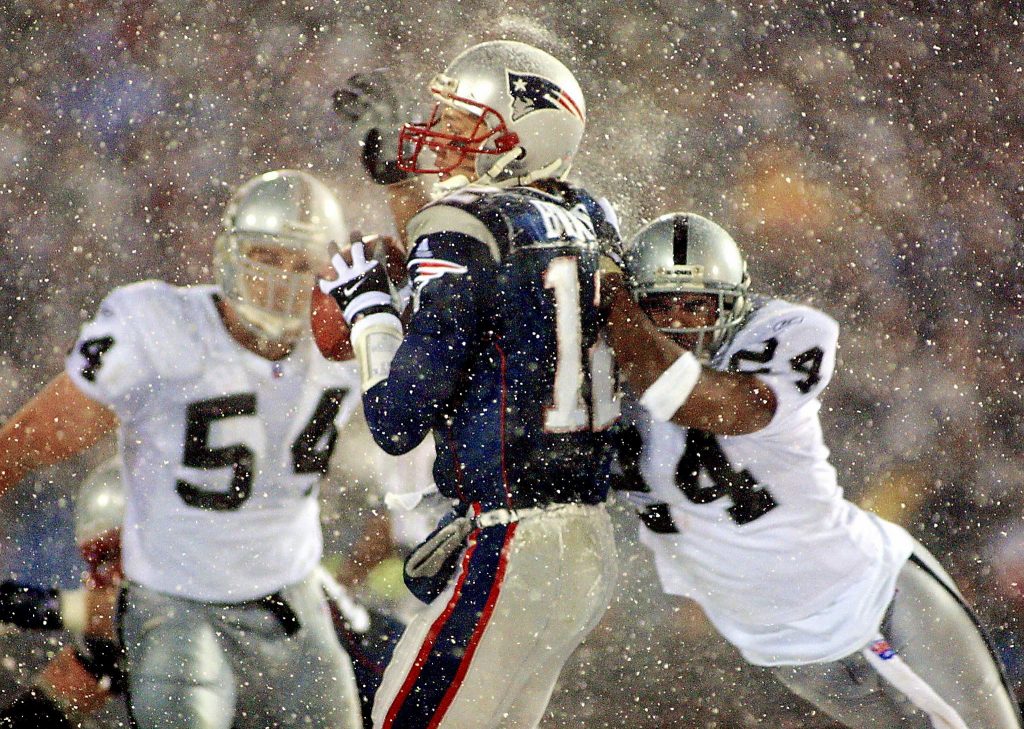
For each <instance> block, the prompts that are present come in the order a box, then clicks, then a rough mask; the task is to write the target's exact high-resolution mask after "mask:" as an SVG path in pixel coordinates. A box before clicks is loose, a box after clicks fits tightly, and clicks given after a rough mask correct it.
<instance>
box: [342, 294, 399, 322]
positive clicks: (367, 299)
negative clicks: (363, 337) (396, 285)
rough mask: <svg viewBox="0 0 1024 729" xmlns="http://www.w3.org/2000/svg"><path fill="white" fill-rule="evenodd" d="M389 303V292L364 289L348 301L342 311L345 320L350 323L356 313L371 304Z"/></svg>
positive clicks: (382, 304)
mask: <svg viewBox="0 0 1024 729" xmlns="http://www.w3.org/2000/svg"><path fill="white" fill-rule="evenodd" d="M390 304H391V294H389V293H385V292H384V291H366V292H364V293H362V294H359V296H357V297H355V298H354V299H352V301H350V302H348V306H346V307H345V311H344V315H345V321H346V322H348V323H349V324H351V323H352V320H353V319H354V318H355V316H356V314H358V313H359V312H361V311H363V310H364V309H369V308H370V307H371V306H389V305H390Z"/></svg>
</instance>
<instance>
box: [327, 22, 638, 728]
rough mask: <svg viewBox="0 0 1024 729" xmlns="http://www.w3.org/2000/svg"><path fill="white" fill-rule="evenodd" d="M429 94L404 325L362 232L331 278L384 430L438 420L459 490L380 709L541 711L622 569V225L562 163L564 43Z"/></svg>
mask: <svg viewBox="0 0 1024 729" xmlns="http://www.w3.org/2000/svg"><path fill="white" fill-rule="evenodd" d="M430 90H431V93H432V94H433V95H434V97H435V98H436V99H437V101H438V105H437V108H436V110H435V114H434V116H433V117H432V119H431V120H430V121H429V122H426V123H423V124H408V125H406V126H405V127H404V128H403V130H402V138H403V140H404V142H405V144H404V145H403V150H411V152H410V155H409V156H406V155H405V154H404V152H403V156H402V157H400V158H399V160H398V164H399V166H400V167H403V168H405V169H408V170H410V171H412V172H418V173H423V174H436V175H438V176H439V180H440V183H439V187H438V194H440V195H441V196H442V197H441V198H440V199H439V200H438V201H437V202H435V203H433V204H430V205H428V206H427V207H425V208H424V209H423V210H421V211H420V212H419V213H418V214H417V215H416V216H415V217H414V218H413V219H412V220H411V221H410V222H409V223H408V225H407V226H406V233H407V240H408V242H409V245H410V246H411V251H410V255H409V261H408V270H409V282H410V284H411V286H412V296H413V309H414V311H413V313H412V316H411V320H410V321H409V324H408V327H407V329H406V330H405V331H404V335H403V328H402V324H401V323H400V320H399V318H398V316H397V311H396V310H395V309H394V308H392V305H391V299H390V297H389V296H388V295H387V288H386V284H387V282H386V280H385V279H384V274H383V271H382V266H381V265H380V264H378V263H376V262H374V261H370V262H367V261H366V259H365V256H364V253H363V251H362V246H360V245H358V244H357V245H356V246H354V248H353V251H352V258H351V263H349V262H347V261H346V260H344V259H343V258H342V257H341V256H340V255H339V256H337V257H336V258H335V267H336V269H337V272H338V276H337V278H336V279H335V280H334V281H322V282H321V288H322V289H323V290H324V291H326V292H330V293H331V294H332V295H333V296H334V297H335V299H336V300H337V301H338V303H339V306H340V307H341V309H342V310H343V311H344V312H345V316H346V319H347V320H348V321H349V322H351V323H352V324H353V326H352V330H351V340H352V344H353V348H354V349H355V352H356V355H357V360H358V361H359V363H360V366H361V369H362V377H363V388H364V393H363V406H364V410H365V412H366V419H367V422H368V423H369V425H370V429H371V431H372V432H373V435H374V438H375V439H376V441H377V443H378V444H379V445H380V446H381V447H382V448H384V449H385V450H386V451H388V452H390V453H393V454H398V453H403V452H406V451H408V450H410V449H412V448H413V447H414V446H416V445H417V444H418V443H419V442H420V441H421V440H422V439H423V438H424V437H425V436H426V435H427V433H428V432H430V431H433V434H434V440H435V445H436V449H437V460H436V462H435V467H434V477H435V479H436V482H437V485H438V488H439V489H440V490H441V491H442V493H444V494H445V495H447V496H450V497H452V498H453V499H457V500H458V504H459V507H458V509H457V510H456V511H455V512H453V513H452V514H451V515H450V516H449V517H448V518H447V519H445V520H443V524H442V525H441V527H440V528H439V529H438V531H437V532H436V533H435V534H434V535H432V536H431V537H430V538H428V539H427V541H426V542H425V543H424V544H423V545H422V546H421V547H420V548H419V549H417V550H416V551H415V552H414V553H413V555H412V556H411V557H410V558H409V560H408V561H407V563H406V580H407V583H408V584H409V585H410V587H411V589H413V591H414V592H416V593H417V594H418V595H419V596H421V597H422V598H423V599H424V600H426V601H428V602H429V607H428V608H427V609H426V610H425V611H424V612H422V613H421V614H420V615H419V616H417V617H416V618H415V619H414V620H413V622H412V623H411V624H410V625H409V627H408V628H407V629H406V632H405V634H404V635H403V636H402V639H401V641H400V642H399V644H398V646H397V647H396V649H395V653H394V657H393V659H392V662H391V664H390V665H389V666H388V668H387V671H386V673H385V675H384V680H383V683H382V684H381V688H380V690H379V691H378V693H377V698H376V702H375V705H374V710H373V717H374V726H376V727H383V728H385V729H392V728H393V729H426V728H427V727H431V728H433V727H440V728H441V729H445V728H447V727H452V728H454V727H458V729H474V728H479V729H484V728H486V729H494V728H495V727H503V728H505V729H511V728H513V727H515V728H522V729H529V728H531V727H535V726H537V724H538V723H539V722H540V719H541V717H542V715H543V713H544V709H545V707H546V705H547V702H548V699H549V697H550V695H551V692H552V689H553V687H554V684H555V679H556V678H557V676H558V674H559V671H560V670H561V667H562V665H563V664H564V663H565V661H566V659H567V658H568V656H569V654H570V653H571V652H572V651H573V650H574V649H575V648H576V646H577V645H579V643H580V641H581V640H582V639H583V637H584V636H585V635H586V634H587V633H588V632H589V631H590V630H591V629H592V628H593V627H594V626H595V625H596V623H597V621H598V620H599V619H600V617H601V615H602V614H603V612H604V610H605V607H606V605H607V602H608V600H609V598H610V594H611V591H612V589H613V586H614V581H615V545H614V541H613V539H612V532H611V525H610V523H609V519H608V514H607V513H606V511H605V509H604V501H605V497H606V494H607V490H608V464H609V460H610V428H611V426H612V425H613V424H614V422H615V421H616V419H617V417H618V402H617V400H616V399H615V388H614V382H613V371H612V369H613V368H612V359H611V352H610V350H609V349H608V346H607V344H606V343H605V342H604V341H603V339H602V336H601V330H602V328H603V325H604V318H603V314H602V313H601V310H600V291H599V275H600V274H599V271H598V264H599V259H600V256H599V252H600V250H601V248H602V246H605V245H610V244H612V243H614V242H616V241H617V240H618V233H617V230H616V227H615V224H614V220H613V217H612V216H611V213H610V209H608V208H607V206H603V205H602V204H600V203H599V202H598V201H596V200H595V199H594V198H593V197H591V196H590V195H589V194H588V193H587V192H586V191H584V190H582V189H580V188H578V187H575V186H573V185H570V184H568V183H565V182H563V181H562V178H563V177H564V176H565V174H566V173H567V172H568V169H569V165H570V163H571V161H572V158H573V155H574V154H575V152H576V149H577V146H578V145H579V141H580V137H581V136H582V134H583V126H584V114H585V107H584V104H583V97H582V95H581V93H580V89H579V86H578V85H577V83H576V80H575V79H574V78H573V76H572V74H571V73H570V72H569V70H568V69H567V68H566V67H565V66H563V65H562V64H561V63H560V62H559V61H557V60H556V59H554V58H552V57H551V56H549V55H548V54H547V53H544V52H543V51H540V50H538V49H536V48H533V47H531V46H527V45H524V44H522V43H513V42H507V41H499V42H491V43H484V44H481V45H478V46H474V47H473V48H470V49H469V50H467V51H465V52H464V53H463V54H462V55H460V56H459V57H458V58H456V59H455V61H454V62H453V63H452V64H451V65H450V66H449V67H448V69H447V70H446V71H445V72H444V73H442V74H440V75H438V76H437V77H435V78H434V80H433V82H432V83H431V85H430ZM392 357H393V359H392Z"/></svg>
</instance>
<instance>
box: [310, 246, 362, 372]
mask: <svg viewBox="0 0 1024 729" xmlns="http://www.w3.org/2000/svg"><path fill="white" fill-rule="evenodd" d="M335 275H336V274H335V273H334V268H332V267H331V266H328V267H327V268H326V269H324V270H323V271H320V275H319V278H326V279H333V278H334V277H335ZM309 324H310V328H311V329H312V330H313V341H315V342H316V347H317V349H319V350H320V354H322V355H323V356H324V358H326V359H329V360H333V361H335V362H341V361H343V360H347V359H353V358H354V357H355V356H356V354H355V352H353V351H352V345H351V344H350V343H349V340H348V334H349V327H348V324H346V323H345V317H344V316H342V315H341V309H340V308H338V302H337V301H335V300H334V298H333V297H331V296H328V295H327V294H325V293H323V292H322V291H321V290H320V285H319V283H314V284H313V301H312V305H311V306H310V310H309Z"/></svg>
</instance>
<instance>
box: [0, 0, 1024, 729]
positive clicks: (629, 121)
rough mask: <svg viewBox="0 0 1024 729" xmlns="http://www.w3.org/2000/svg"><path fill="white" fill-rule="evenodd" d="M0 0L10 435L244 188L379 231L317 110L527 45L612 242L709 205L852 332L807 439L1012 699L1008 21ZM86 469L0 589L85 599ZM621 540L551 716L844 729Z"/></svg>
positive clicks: (595, 1)
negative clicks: (272, 177) (87, 341)
mask: <svg viewBox="0 0 1024 729" xmlns="http://www.w3.org/2000/svg"><path fill="white" fill-rule="evenodd" d="M0 8H2V10H3V19H2V22H0V36H2V38H0V79H2V84H3V94H2V97H0V98H2V104H0V314H2V322H3V323H2V326H0V418H3V417H7V416H9V415H10V414H12V413H13V412H14V411H15V410H16V409H17V407H18V406H19V405H20V404H22V403H23V402H24V401H25V400H26V399H28V398H29V397H30V396H31V394H32V393H33V392H35V391H36V390H37V389H38V387H39V386H40V385H41V384H42V383H43V382H45V381H46V380H48V379H49V378H50V377H52V376H53V375H54V374H55V373H56V372H57V371H58V370H59V369H60V367H61V363H62V358H63V354H64V351H65V350H66V348H67V347H68V346H69V345H70V344H71V342H72V341H73V340H74V337H75V333H76V332H77V330H78V328H79V326H80V325H81V324H82V322H83V321H85V320H86V319H87V318H89V317H91V316H92V314H93V312H94V310H95V308H96V305H97V303H98V302H99V300H100V299H101V298H102V297H103V296H104V295H105V294H106V293H107V292H108V291H109V290H110V289H111V288H113V287H114V286H117V285H120V284H124V283H128V282H130V281H135V280H139V279H143V278H161V279H165V280H169V281H172V282H175V283H179V284H187V283H192V282H198V281H206V280H209V279H210V277H211V276H210V268H209V266H210V261H211V244H212V241H213V239H214V237H215V235H216V232H217V230H218V226H219V220H220V213H221V210H222V206H223V204H224V202H225V201H226V200H227V198H228V196H229V195H230V192H231V190H232V188H233V187H234V186H236V185H237V184H239V183H240V182H242V181H243V180H245V179H246V178H248V177H250V176H252V175H254V174H257V173H259V172H262V171H265V170H268V169H273V168H279V167H299V168H303V169H308V170H310V171H311V172H313V173H315V174H318V175H320V176H322V177H323V178H325V179H326V180H328V181H329V182H330V183H331V184H332V185H333V186H334V187H335V189H336V190H337V191H338V192H339V194H340V196H341V199H342V201H343V203H344V205H345V208H346V212H347V215H348V219H349V222H350V224H351V225H352V227H355V228H360V229H362V230H364V231H383V232H386V231H389V230H391V229H392V228H393V226H392V224H391V223H390V221H389V219H388V217H387V212H386V207H385V205H384V203H383V200H382V197H381V194H380V190H379V189H375V188H374V187H372V186H371V185H369V184H367V183H366V182H365V180H364V178H363V175H362V171H361V168H360V166H359V163H358V159H357V151H356V150H355V146H354V144H353V140H352V139H351V138H350V137H349V136H347V135H346V129H345V128H344V127H343V125H342V124H341V123H340V122H339V121H338V120H337V119H336V118H335V117H334V115H333V114H332V112H331V110H330V103H329V100H330V96H331V92H332V91H333V90H334V89H335V88H337V87H338V85H339V84H340V83H341V82H342V81H343V80H344V79H345V78H346V77H347V76H348V75H349V74H351V73H352V72H354V71H360V70H369V69H372V68H378V67H387V68H388V69H390V71H389V74H390V76H391V77H392V79H394V80H395V81H396V83H398V84H399V85H400V87H401V88H402V90H403V92H404V93H407V94H408V96H409V97H410V98H414V99H420V100H422V101H424V102H427V98H426V95H425V83H426V80H427V79H428V78H429V76H430V75H431V74H432V73H434V72H436V71H438V70H440V69H441V68H443V66H444V65H445V64H446V63H447V61H448V60H450V59H451V58H452V57H453V56H454V55H455V54H456V53H457V52H458V51H459V50H461V49H462V48H464V47H466V46H468V45H470V44H472V43H474V42H477V41H480V40H487V39H492V38H513V39H517V40H524V41H527V42H532V43H534V44H536V45H539V46H541V47H543V48H545V49H547V50H549V51H550V52H552V53H554V54H555V55H556V56H558V57H559V58H561V59H562V60H563V61H564V62H565V63H566V64H567V65H568V66H569V67H570V68H572V69H573V70H574V71H575V72H576V73H577V76H578V78H579V80H580V82H581V85H582V87H583V88H584V90H585V93H586V95H587V103H588V107H589V120H588V130H587V133H586V136H585V138H584V142H583V153H582V154H581V155H580V157H579V160H578V163H577V166H576V170H575V178H576V179H577V180H579V181H581V182H583V183H584V184H586V185H587V186H588V187H589V188H591V189H592V190H593V191H595V192H598V193H600V194H603V195H606V196H607V197H609V198H610V199H611V200H612V201H613V202H614V203H615V204H616V205H617V206H618V208H619V212H620V214H621V218H622V223H623V229H624V232H625V233H627V234H628V233H630V232H631V231H633V230H635V229H636V228H637V227H638V226H639V225H640V224H641V223H642V222H644V221H645V220H647V219H650V218H651V217H653V216H656V215H658V214H660V213H663V212H668V211H670V210H680V209H686V210H693V211H696V212H700V213H702V214H704V215H707V216H709V217H711V218H712V219H714V220H716V221H717V222H719V223H720V224H722V225H723V226H725V228H726V229H728V230H730V231H731V232H733V234H734V236H735V237H736V239H737V240H738V241H739V242H740V244H741V246H742V247H744V248H745V250H746V251H747V252H748V254H749V263H750V269H751V274H752V277H753V282H754V288H755V289H756V290H757V291H759V292H764V293H768V292H770V293H774V294H776V295H781V296H784V297H788V298H795V299H800V300H808V301H811V302H812V303H814V304H815V305H816V306H818V307H820V308H822V309H823V310H825V311H826V312H828V313H830V314H831V315H832V316H834V317H835V318H836V319H838V321H839V322H840V325H841V328H842V329H841V337H840V346H841V349H840V362H839V365H838V369H837V372H836V375H835V378H834V379H833V382H832V384H831V386H830V387H829V388H828V390H827V391H826V393H825V395H824V398H823V405H824V406H823V411H822V419H823V423H824V427H825V431H826V438H827V439H828V442H829V444H830V446H831V448H832V450H833V456H834V463H835V465H836V467H837V468H838V469H839V472H840V478H841V483H842V484H843V486H844V488H845V489H846V493H847V495H848V497H849V498H851V499H853V500H856V501H860V502H862V503H866V504H868V505H869V506H870V507H871V508H874V509H875V510H877V511H879V512H880V513H882V514H883V515H885V516H886V517H888V518H891V519H894V520H896V521H898V522H900V523H902V524H904V525H905V526H907V527H908V528H909V529H910V530H911V531H912V532H913V533H914V534H915V536H917V537H918V538H919V539H920V540H921V541H923V542H924V543H925V544H926V545H927V546H929V547H931V548H932V549H933V550H934V551H935V552H936V553H937V554H938V555H939V557H940V558H941V559H942V560H943V561H944V563H945V564H946V566H947V567H948V568H949V569H950V571H951V572H952V573H953V575H954V577H956V579H957V580H958V581H959V583H960V585H961V587H962V588H963V589H964V591H965V593H967V594H968V595H969V597H970V598H971V600H973V602H974V603H975V605H976V607H977V608H978V610H979V612H980V613H981V615H982V617H983V620H984V622H985V623H986V624H987V625H988V626H989V627H990V628H991V629H992V631H993V634H994V635H995V637H996V639H997V641H998V644H999V646H1000V649H1001V651H1002V652H1003V654H1004V657H1005V658H1006V659H1007V662H1008V665H1009V668H1010V671H1011V674H1012V676H1013V678H1014V680H1015V681H1016V682H1017V683H1018V684H1020V683H1021V681H1022V679H1024V651H1022V649H1021V648H1020V647H1019V641H1020V640H1021V639H1022V638H1024V620H1022V619H1021V614H1022V611H1024V590H1022V587H1021V585H1022V584H1024V583H1022V580H1024V521H1022V517H1024V496H1022V493H1021V492H1022V489H1021V481H1022V477H1021V474H1022V466H1024V458H1022V453H1024V448H1022V442H1024V404H1022V398H1021V388H1022V387H1024V382H1022V368H1021V364H1020V362H1021V351H1022V345H1024V322H1022V313H1024V298H1022V297H1024V275H1022V274H1024V271H1022V264H1021V259H1022V253H1024V247H1022V224H1024V175H1022V171H1024V94H1022V88H1024V44H1022V43H1021V37H1022V32H1024V29H1022V22H1024V8H1022V4H1021V3H1020V2H1015V1H1011V0H989V1H985V2H975V1H973V0H971V1H969V2H941V1H940V0H892V1H890V2H884V1H882V0H861V1H860V2H857V1H854V0H830V1H828V2H822V1H820V0H775V1H774V2H768V1H764V0H760V1H758V2H737V1H735V0H720V1H719V2H716V3H707V2H698V1H696V0H665V1H663V2H657V1H655V0H648V1H646V2H642V1H639V0H616V1H615V2H610V1H608V0H590V1H586V0H559V1H558V2H555V1H554V0H548V2H543V1H538V0H520V2H517V3H515V4H505V3H497V2H484V1H483V0H464V1H462V2H457V1H454V0H444V1H439V0H424V2H421V3H415V4H413V3H403V2H397V1H396V0H367V2H338V1H336V2H334V3H333V4H332V3H329V2H325V3H320V2H318V3H308V4H304V3H298V2H292V1H291V0H283V1H281V2H257V1H255V0H248V1H246V0H242V1H239V2H226V1H225V0H206V1H205V2H186V1H185V0H163V1H162V2H159V3H157V2H155V1H154V0H123V2H100V1H98V0H3V1H2V2H0ZM350 444H351V445H350V448H349V451H348V452H353V451H355V452H356V453H358V451H359V449H361V448H367V447H369V446H368V445H367V441H365V440H364V439H362V438H361V436H360V435H359V434H358V433H352V434H351V437H350ZM101 450H102V449H101ZM98 459H99V455H96V456H90V457H89V458H85V459H80V460H79V461H76V462H75V463H72V464H69V465H68V466H66V467H62V468H58V469H54V470H53V471H51V472H48V473H47V474H43V475H42V476H41V477H40V478H38V479H36V480H34V481H32V482H30V483H26V484H23V485H22V487H21V488H20V489H19V490H18V491H16V492H15V493H13V494H10V495H8V496H7V497H5V498H4V499H3V501H2V503H0V508H2V513H3V524H4V536H5V537H6V541H5V542H4V544H3V547H2V549H0V565H2V566H3V569H5V570H7V571H9V572H13V573H16V574H21V575H22V576H25V575H29V576H33V577H35V579H38V580H40V581H50V582H70V583H73V582H74V581H76V580H77V575H78V569H79V567H80V566H79V565H78V564H77V563H76V562H75V560H74V554H73V546H72V545H71V535H70V529H69V527H68V526H67V522H68V519H67V511H68V503H69V502H68V498H67V497H68V496H69V495H70V494H72V493H73V490H74V489H73V485H74V483H75V480H76V479H77V478H78V476H79V475H80V474H81V473H82V471H83V469H85V468H87V467H88V466H89V465H91V464H93V463H95V462H96V461H97V460H98ZM339 460H340V461H341V462H339V464H338V465H339V466H340V467H341V469H342V476H341V477H339V478H336V480H335V483H334V484H333V485H334V488H333V489H331V490H329V491H328V503H327V504H326V506H325V508H326V513H327V515H328V522H329V523H328V526H329V527H330V526H331V524H336V528H333V529H332V528H329V529H328V537H329V542H330V544H331V545H332V547H333V548H335V549H336V550H338V551H344V550H345V549H346V547H347V540H351V539H352V536H351V534H352V533H353V530H354V527H352V526H351V522H354V521H356V520H355V519H353V518H352V513H353V512H358V511H360V510H361V509H363V508H364V507H369V506H371V505H372V503H373V498H372V497H371V496H368V495H367V493H366V492H365V490H364V487H365V486H367V485H368V484H367V482H368V481H372V479H367V478H365V477H364V478H361V479H360V478H358V477H357V475H353V474H352V472H348V474H347V475H346V472H345V470H344V468H345V461H346V460H352V459H346V458H345V457H344V454H342V455H341V457H340V459H339ZM369 485H371V486H372V484H369ZM618 523H619V526H620V527H621V528H620V530H619V531H620V533H621V535H622V536H623V568H624V576H623V587H622V590H621V591H620V596H619V598H618V600H617V602H616V604H615V605H613V607H612V609H611V611H610V612H609V615H608V618H607V619H606V620H605V622H604V623H603V625H602V627H601V628H600V629H599V630H598V631H597V632H596V633H595V634H594V636H593V637H592V638H591V639H590V640H588V641H587V643H586V644H585V646H584V648H583V649H582V650H581V651H580V653H579V654H578V655H577V656H576V657H575V658H574V659H573V662H572V663H571V664H570V665H569V667H568V668H567V669H566V671H565V672H564V674H563V679H562V682H561V685H560V688H559V691H558V693H557V695H556V698H555V700H554V702H553V704H552V709H551V715H550V716H549V719H548V720H547V721H546V723H545V727H556V726H557V727H563V726H564V727H570V726H571V727H575V726H588V727H621V726H631V727H640V728H645V727H652V728H653V727H669V726H672V727H690V726H692V727H722V728H731V727H747V726H770V727H779V726H812V727H814V726H821V727H828V726H832V725H831V724H829V723H828V722H827V721H825V720H824V719H822V718H821V717H819V716H816V715H814V714H813V713H812V712H810V711H809V710H808V709H807V707H806V705H804V704H801V703H800V702H799V701H798V700H796V699H791V698H789V697H788V696H786V695H785V694H784V693H783V692H782V691H781V690H779V689H776V688H775V687H774V686H772V685H771V684H770V683H769V681H768V679H767V677H766V676H765V675H764V674H763V673H762V672H760V671H758V670H755V669H751V668H746V667H743V666H741V664H740V662H739V661H738V658H737V656H736V655H735V653H734V652H733V651H732V650H731V649H730V648H728V647H727V646H725V645H724V644H723V643H722V642H721V641H720V639H718V638H716V637H714V636H713V634H711V633H710V632H709V629H708V628H707V626H706V624H705V623H704V622H703V620H702V618H701V617H700V616H699V614H696V613H695V612H694V610H693V609H692V608H689V607H687V606H686V605H684V604H682V603H680V602H678V601H673V600H667V599H665V598H663V597H661V596H660V595H659V594H657V590H656V589H655V587H654V582H653V574H652V572H651V569H650V566H649V565H648V564H647V561H646V558H645V557H644V555H643V554H642V553H641V552H640V551H639V550H638V549H637V548H636V547H635V540H634V539H633V532H634V531H635V526H634V525H633V523H632V522H631V521H630V520H629V519H628V517H627V515H626V514H625V513H624V511H623V513H620V514H619V518H618ZM4 640H8V641H12V640H15V638H14V637H11V636H5V637H0V644H2V642H3V641H4ZM44 650H45V649H44ZM5 668H6V669H7V670H8V672H9V673H11V674H12V675H13V676H15V677H16V678H21V679H23V678H24V676H23V675H22V674H23V673H24V671H23V670H21V669H22V668H23V667H22V666H19V664H18V663H17V662H16V661H14V660H7V661H5ZM780 717H781V718H780Z"/></svg>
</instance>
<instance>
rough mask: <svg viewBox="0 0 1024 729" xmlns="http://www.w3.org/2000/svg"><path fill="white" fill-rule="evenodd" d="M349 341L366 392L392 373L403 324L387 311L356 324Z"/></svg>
mask: <svg viewBox="0 0 1024 729" xmlns="http://www.w3.org/2000/svg"><path fill="white" fill-rule="evenodd" d="M349 340H350V341H351V342H352V349H353V351H355V353H356V362H358V363H359V375H360V377H361V379H362V384H363V392H366V391H367V390H369V389H370V388H371V387H373V386H374V385H376V384H377V383H378V382H380V381H381V380H386V379H387V378H388V375H389V374H390V373H391V360H392V359H394V358H395V352H397V351H398V347H399V346H400V345H401V344H402V322H400V321H399V320H398V317H397V316H395V315H394V314H390V313H387V312H380V313H378V314H370V315H369V316H364V317H363V318H362V319H360V320H359V321H357V322H356V323H355V324H353V325H352V332H351V334H350V335H349Z"/></svg>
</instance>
